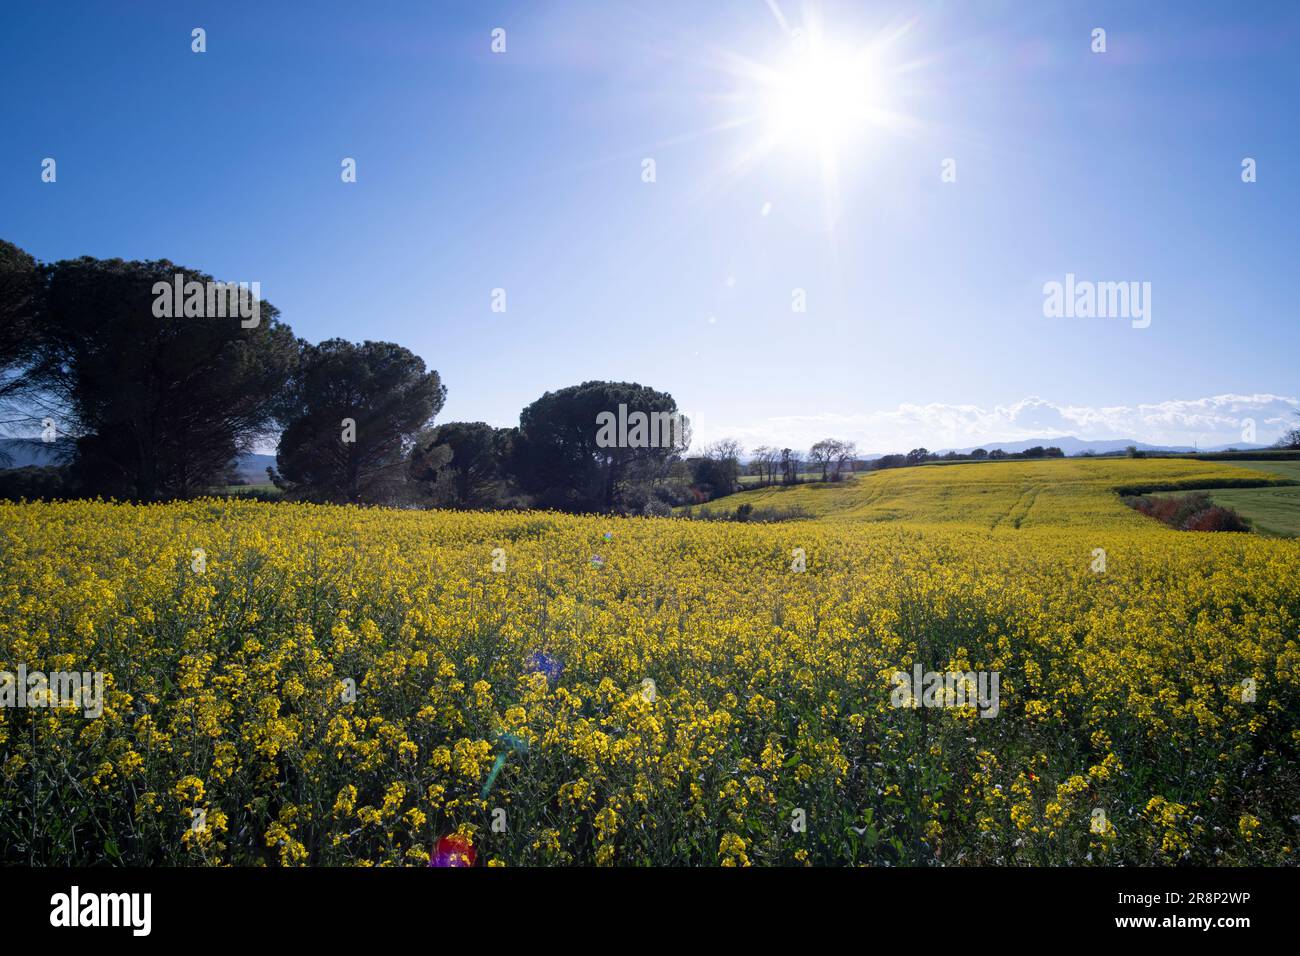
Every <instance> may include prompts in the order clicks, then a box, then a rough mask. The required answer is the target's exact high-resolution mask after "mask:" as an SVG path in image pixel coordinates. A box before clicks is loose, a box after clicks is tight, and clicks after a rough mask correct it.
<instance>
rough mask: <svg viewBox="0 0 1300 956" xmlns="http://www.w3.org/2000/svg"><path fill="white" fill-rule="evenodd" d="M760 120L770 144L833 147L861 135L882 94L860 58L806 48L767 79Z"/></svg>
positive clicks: (869, 67)
mask: <svg viewBox="0 0 1300 956" xmlns="http://www.w3.org/2000/svg"><path fill="white" fill-rule="evenodd" d="M768 85H769V89H768V90H767V91H766V96H765V103H764V109H763V112H764V117H765V119H766V121H767V124H768V126H769V132H770V135H771V137H772V139H773V140H775V141H777V142H780V143H785V144H789V145H795V146H799V145H805V146H811V147H814V148H817V149H819V150H826V149H833V148H835V147H837V146H840V145H844V144H846V143H847V142H848V141H850V140H852V139H854V138H856V137H857V136H859V135H861V134H862V133H863V131H864V130H865V129H866V127H868V126H869V125H871V124H872V122H873V121H874V120H875V118H876V117H877V115H878V114H879V98H880V96H881V94H882V92H883V90H882V89H881V82H880V77H879V76H878V75H877V71H876V70H875V69H874V64H873V63H872V62H871V61H870V59H869V58H868V57H867V56H865V55H859V56H856V57H848V56H840V55H836V54H835V53H833V52H832V51H829V50H808V51H805V52H803V53H800V54H798V55H796V56H795V57H794V58H793V61H792V63H791V65H790V66H789V68H788V69H786V70H784V71H781V72H778V73H775V74H774V75H772V76H771V77H770V81H769V84H768Z"/></svg>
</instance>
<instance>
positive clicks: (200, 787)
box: [0, 461, 1300, 866]
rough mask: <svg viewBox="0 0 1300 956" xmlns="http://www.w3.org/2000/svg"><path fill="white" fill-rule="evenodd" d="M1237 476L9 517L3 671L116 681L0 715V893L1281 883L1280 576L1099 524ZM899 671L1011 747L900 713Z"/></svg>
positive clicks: (1296, 619) (975, 473)
mask: <svg viewBox="0 0 1300 956" xmlns="http://www.w3.org/2000/svg"><path fill="white" fill-rule="evenodd" d="M1224 469H1227V470H1228V471H1229V472H1230V474H1231V476H1232V477H1241V476H1243V475H1247V476H1249V475H1250V473H1249V472H1244V471H1243V470H1242V469H1240V468H1236V467H1233V466H1217V465H1210V464H1203V463H1197V462H1186V461H1182V462H1179V461H1148V462H1142V461H1133V462H1115V461H1111V462H1089V461H1065V462H1041V463H1028V462H1016V463H1005V464H1003V463H999V464H988V465H967V466H952V467H928V468H913V469H905V470H899V471H896V472H891V473H887V474H880V475H873V476H871V477H867V478H862V479H859V480H857V481H855V482H853V483H852V484H850V485H844V486H833V487H828V488H818V489H802V488H801V489H797V490H795V491H792V492H789V493H788V494H789V495H791V496H799V497H803V498H807V499H816V500H817V501H818V502H821V504H819V505H818V508H819V510H820V512H821V514H822V515H823V516H822V517H819V518H817V519H816V520H809V521H794V522H785V523H777V524H766V525H753V524H737V523H718V522H692V521H684V520H674V519H614V518H603V517H573V516H566V515H560V514H553V513H537V512H534V513H454V512H416V511H391V510H383V509H356V508H342V507H324V506H310V505H290V504H261V503H252V502H237V501H218V500H202V501H194V502H189V503H178V504H166V505H151V506H128V505H118V504H109V503H102V502H73V503H60V504H11V505H0V670H5V671H9V672H14V671H16V670H17V668H18V667H19V666H20V665H22V666H24V667H25V668H27V669H28V670H29V671H31V670H38V669H39V670H43V671H46V672H55V671H67V670H77V671H99V672H103V674H104V675H105V681H106V689H105V700H104V709H103V715H102V717H99V718H93V717H87V716H85V714H83V713H82V712H81V711H80V710H76V709H73V708H70V707H69V708H49V707H45V708H41V707H26V708H16V707H10V708H5V709H0V860H3V861H5V862H30V863H38V864H84V863H103V862H108V863H131V864H235V865H264V864H265V865H299V864H325V865H329V864H344V865H351V864H364V865H424V864H427V863H428V862H429V859H430V854H431V853H434V852H435V848H436V846H437V844H438V841H439V839H440V838H444V837H447V836H449V835H452V834H457V833H458V834H460V835H461V836H462V837H464V838H465V841H464V843H463V844H462V845H472V848H473V853H474V857H475V860H476V862H477V864H478V865H510V866H517V865H528V864H617V865H648V864H707V865H714V864H722V865H751V864H752V865H763V864H779V865H803V864H808V865H825V864H871V865H915V864H999V863H1000V864H1022V865H1023V864H1084V863H1088V862H1091V863H1094V864H1118V863H1126V864H1173V863H1178V862H1183V861H1191V862H1197V863H1222V864H1279V863H1289V862H1292V861H1293V860H1294V858H1295V855H1296V845H1297V844H1296V841H1297V838H1298V837H1297V830H1298V827H1297V820H1300V817H1298V816H1297V814H1300V773H1298V772H1297V771H1300V761H1298V760H1297V749H1298V748H1300V637H1298V633H1297V631H1298V628H1300V544H1297V543H1296V542H1293V541H1284V540H1271V539H1262V538H1257V537H1254V536H1251V535H1233V534H1199V533H1185V532H1175V531H1172V530H1169V529H1167V528H1165V527H1163V526H1161V525H1158V524H1157V523H1155V522H1152V521H1149V520H1147V519H1145V518H1142V517H1141V516H1140V515H1137V514H1135V513H1133V512H1131V511H1129V509H1127V508H1125V507H1124V506H1123V505H1122V504H1120V503H1119V501H1118V498H1117V496H1116V495H1115V494H1114V492H1113V491H1112V490H1111V489H1113V488H1114V487H1116V486H1117V485H1121V484H1142V483H1159V482H1195V481H1197V480H1206V479H1208V478H1212V477H1214V475H1215V474H1217V473H1219V472H1222V471H1223V470H1224ZM1219 477H1223V475H1221V474H1220V475H1219ZM758 494H762V495H766V496H768V497H771V498H777V497H779V495H780V493H778V492H762V493H758ZM818 496H822V497H821V498H818ZM749 497H750V496H746V498H749ZM832 499H835V500H834V501H832ZM854 519H856V520H854ZM1103 568H1104V569H1103ZM915 664H920V665H922V666H923V668H924V669H925V670H933V671H960V672H969V671H985V672H997V673H998V674H999V675H1000V704H999V707H998V710H997V714H996V716H988V717H982V716H980V715H979V713H978V712H977V710H976V709H975V708H972V707H940V708H929V707H910V706H903V707H899V706H895V703H896V701H894V700H892V699H891V691H892V690H893V689H894V684H893V681H892V679H891V675H893V674H894V673H895V672H896V671H903V672H908V673H910V672H911V671H912V668H913V665H915ZM494 771H495V772H494Z"/></svg>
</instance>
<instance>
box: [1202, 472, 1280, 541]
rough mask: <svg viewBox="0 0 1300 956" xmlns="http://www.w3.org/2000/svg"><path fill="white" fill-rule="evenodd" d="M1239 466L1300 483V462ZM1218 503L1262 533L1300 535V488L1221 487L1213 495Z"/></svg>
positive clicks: (1211, 495)
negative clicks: (1234, 512) (1245, 519)
mask: <svg viewBox="0 0 1300 956" xmlns="http://www.w3.org/2000/svg"><path fill="white" fill-rule="evenodd" d="M1237 467H1240V468H1249V469H1250V470H1252V471H1256V472H1260V471H1266V472H1270V473H1272V474H1275V475H1281V476H1282V477H1283V478H1290V479H1293V480H1295V481H1300V461H1243V462H1241V463H1240V464H1239V465H1237ZM1210 497H1211V498H1212V499H1213V500H1214V503H1215V504H1219V505H1223V506H1224V507H1226V508H1232V509H1233V510H1234V511H1236V512H1237V513H1238V514H1240V515H1241V516H1242V517H1244V518H1247V519H1249V520H1250V523H1251V526H1252V527H1253V528H1254V529H1255V530H1256V531H1258V532H1259V533H1261V534H1267V535H1274V536H1278V537H1285V538H1294V537H1297V536H1300V486H1295V485H1292V486H1281V487H1277V488H1221V489H1216V490H1214V491H1212V492H1211V494H1210Z"/></svg>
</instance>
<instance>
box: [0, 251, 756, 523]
mask: <svg viewBox="0 0 1300 956" xmlns="http://www.w3.org/2000/svg"><path fill="white" fill-rule="evenodd" d="M231 288H232V287H231V284H229V283H219V282H217V281H216V280H214V279H213V278H212V276H210V275H208V274H206V273H203V272H201V271H199V270H196V269H191V268H187V267H184V266H181V265H177V264H176V263H173V262H171V261H168V260H156V261H147V262H140V261H124V260H121V259H95V258H91V257H81V258H78V259H69V260H62V261H58V262H53V263H41V262H38V261H36V260H35V259H34V258H33V257H32V256H30V255H28V254H27V253H26V252H24V251H23V250H22V249H20V248H18V247H17V246H15V245H13V244H12V243H8V242H3V241H0V310H2V311H0V409H3V414H0V424H2V425H4V426H6V427H7V429H8V430H9V432H10V433H11V434H27V435H30V434H32V433H33V432H38V433H39V434H40V435H41V437H40V438H39V439H31V440H32V441H34V442H37V441H39V442H42V443H43V444H44V446H45V449H46V451H47V453H48V454H49V455H50V456H51V457H53V458H54V460H55V462H56V464H54V465H52V466H50V467H47V468H27V469H18V470H17V471H18V472H21V473H22V474H15V472H14V471H10V472H7V473H5V476H4V478H3V482H5V483H7V484H8V487H7V488H0V492H5V493H8V494H9V495H10V496H12V495H13V492H14V488H15V486H17V487H18V490H19V491H20V492H21V493H23V494H25V495H26V496H28V497H73V496H103V497H109V498H115V499H119V500H130V501H157V500H165V499H171V498H188V497H193V496H196V495H202V494H211V493H213V492H214V491H220V490H222V489H225V488H227V487H229V486H230V485H233V484H236V483H238V481H239V479H238V478H237V477H236V474H235V471H234V468H235V464H236V462H237V461H238V460H239V459H240V458H241V456H243V455H246V454H248V453H249V452H251V451H252V450H253V449H254V448H257V447H262V446H265V445H268V444H269V443H271V442H275V443H276V454H275V465H274V466H273V467H271V468H269V469H268V479H269V481H270V482H271V483H272V484H274V486H275V488H276V494H277V495H278V496H281V497H285V498H289V499H293V500H304V501H317V502H338V503H355V504H386V505H398V506H440V507H466V508H490V507H542V508H559V509H565V510H572V511H614V510H617V511H625V512H637V513H651V514H656V513H657V514H663V513H668V511H669V510H670V509H671V508H672V507H673V506H674V505H677V504H687V503H691V502H692V501H697V500H700V498H701V496H704V497H711V496H714V495H716V494H729V493H730V492H731V491H733V490H735V486H736V477H737V475H738V472H739V456H740V449H739V446H738V445H736V444H735V443H726V442H724V443H718V444H716V445H714V446H710V448H708V449H706V450H705V452H704V454H702V455H700V456H698V457H697V458H694V459H691V460H690V461H687V460H686V458H685V453H686V449H687V447H688V446H689V422H687V421H686V420H685V418H684V416H680V413H679V411H678V409H677V404H676V402H675V401H674V399H673V397H672V396H671V395H669V394H668V393H666V392H661V391H657V390H655V389H653V388H649V387H646V386H643V385H639V384H636V383H627V382H602V381H591V382H584V383H582V384H580V385H574V386H570V387H568V388H562V389H559V390H557V391H553V392H547V393H546V394H545V395H543V396H541V397H540V398H538V399H537V400H536V401H534V402H533V403H532V404H530V405H528V406H527V407H526V408H524V409H523V411H522V412H521V414H520V418H519V425H518V426H516V427H512V428H496V427H493V426H491V425H489V424H486V423H484V422H448V423H445V424H437V425H435V424H434V419H435V417H436V416H437V414H438V413H439V412H440V411H441V410H442V407H443V405H444V403H445V401H446V397H447V387H446V385H445V384H444V383H443V381H442V378H441V376H440V375H439V373H438V372H437V371H436V370H433V369H429V368H427V367H426V366H425V363H424V361H423V360H422V359H421V358H420V357H419V356H417V355H415V354H414V353H413V352H411V351H410V350H409V349H406V348H404V347H403V346H401V345H398V344H396V343H393V342H375V341H365V342H361V343H354V342H349V341H346V340H343V339H330V340H327V341H324V342H320V343H315V344H313V343H311V342H308V341H306V340H304V339H302V338H299V337H297V336H295V335H294V333H293V330H292V329H291V328H290V326H289V325H288V324H287V323H286V322H284V321H283V320H282V319H281V317H280V312H279V310H278V309H276V308H275V306H274V305H273V304H272V303H270V302H268V301H265V300H260V301H258V302H257V303H256V309H255V311H245V310H242V309H224V308H222V309H218V310H215V311H214V310H213V309H212V303H213V291H212V290H213V289H216V290H218V294H220V295H224V294H226V292H228V291H229V290H230V289H231ZM191 289H192V290H193V292H192V293H191V292H190V291H189V290H191ZM173 290H177V292H178V293H179V294H183V296H184V302H173V301H171V300H170V299H168V300H167V301H166V302H164V303H163V307H160V298H163V297H168V296H170V297H172V298H175V297H176V295H174V294H173ZM245 304H246V303H245ZM615 410H619V412H620V414H623V415H625V416H628V415H630V416H631V418H632V419H634V420H635V419H636V416H638V415H642V416H651V415H658V416H664V415H666V416H675V419H674V420H680V422H681V423H682V424H684V425H685V426H686V427H685V428H682V429H676V430H674V432H673V433H672V439H671V440H670V441H669V442H667V443H659V442H649V443H648V442H646V441H644V440H636V438H637V436H636V432H635V428H634V429H633V440H631V441H628V440H626V436H623V437H622V438H621V439H620V440H617V441H612V442H611V441H609V440H603V439H605V438H607V436H606V435H604V434H603V433H602V432H601V430H600V429H599V428H598V427H597V422H598V420H599V419H600V417H601V416H602V415H610V414H612V413H613V412H614V411H615ZM3 464H5V463H4V462H0V465H3Z"/></svg>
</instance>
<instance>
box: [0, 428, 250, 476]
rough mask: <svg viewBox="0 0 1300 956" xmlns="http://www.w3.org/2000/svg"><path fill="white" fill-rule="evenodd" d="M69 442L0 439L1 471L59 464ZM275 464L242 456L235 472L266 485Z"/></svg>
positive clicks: (62, 440) (61, 440)
mask: <svg viewBox="0 0 1300 956" xmlns="http://www.w3.org/2000/svg"><path fill="white" fill-rule="evenodd" d="M67 440H68V439H66V438H64V439H59V440H58V441H55V442H51V443H50V444H48V445H47V444H45V443H44V442H40V441H34V440H32V439H30V438H0V469H4V468H26V467H27V466H29V465H35V466H37V467H39V466H41V465H54V464H58V461H57V456H56V454H55V453H56V451H57V450H58V448H59V445H60V444H61V443H62V442H66V441H67ZM6 456H7V460H6ZM274 464H275V456H274V455H241V456H240V457H239V458H238V459H237V460H236V461H235V471H236V472H237V473H238V475H239V477H240V478H242V479H243V480H244V481H246V482H248V483H249V484H252V485H264V484H266V482H267V481H268V480H269V479H268V478H267V477H266V469H267V466H268V465H272V466H273V465H274Z"/></svg>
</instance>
